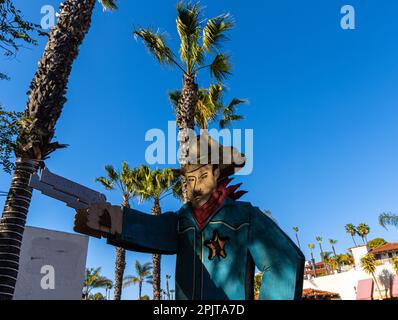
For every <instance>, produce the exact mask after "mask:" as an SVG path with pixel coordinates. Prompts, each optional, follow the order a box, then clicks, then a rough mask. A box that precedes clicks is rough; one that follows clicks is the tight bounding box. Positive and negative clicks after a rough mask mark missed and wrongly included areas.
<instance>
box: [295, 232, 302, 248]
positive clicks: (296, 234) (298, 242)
mask: <svg viewBox="0 0 398 320" xmlns="http://www.w3.org/2000/svg"><path fill="white" fill-rule="evenodd" d="M293 231H294V233H295V236H296V240H297V245H298V247H299V248H300V249H301V247H300V241H299V238H298V232H299V228H298V227H293Z"/></svg>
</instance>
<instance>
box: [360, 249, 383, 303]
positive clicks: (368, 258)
mask: <svg viewBox="0 0 398 320" xmlns="http://www.w3.org/2000/svg"><path fill="white" fill-rule="evenodd" d="M361 267H362V269H363V270H364V271H365V272H366V273H368V274H370V275H372V277H373V280H374V282H375V284H376V286H377V291H378V292H379V295H380V297H382V294H381V290H380V287H379V283H378V282H377V280H376V275H375V272H376V258H375V256H374V254H372V253H368V254H367V255H364V256H363V257H362V258H361Z"/></svg>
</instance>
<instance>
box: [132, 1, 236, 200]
mask: <svg viewBox="0 0 398 320" xmlns="http://www.w3.org/2000/svg"><path fill="white" fill-rule="evenodd" d="M201 14H202V8H201V7H200V6H199V4H198V3H194V4H192V3H191V2H189V1H188V2H186V1H180V2H179V3H178V4H177V20H176V23H177V31H178V35H179V37H180V52H179V53H180V55H179V56H180V57H179V59H178V57H177V55H176V54H175V53H174V52H173V51H172V50H171V49H170V47H169V46H168V45H167V44H166V41H165V34H164V33H161V32H160V31H156V32H154V31H153V30H152V29H150V28H139V29H138V30H135V31H134V36H135V38H136V39H138V38H140V39H141V40H142V41H143V43H144V45H145V46H146V48H147V49H148V50H149V52H150V53H151V54H152V55H153V56H154V57H155V58H156V60H157V61H158V62H159V63H160V64H162V65H169V66H176V67H178V68H179V69H180V70H181V71H182V73H183V85H182V94H181V98H180V100H179V102H178V107H177V112H176V113H177V126H178V129H179V139H178V140H179V144H180V146H179V147H180V148H179V150H180V154H179V160H180V163H181V164H185V163H186V159H187V156H188V152H189V131H190V130H193V129H194V118H195V109H196V106H197V103H198V91H199V88H198V85H197V83H196V77H197V75H198V72H199V71H200V70H203V69H209V70H210V75H211V76H212V77H214V78H215V79H216V80H217V81H219V82H221V81H222V80H224V79H225V78H226V77H227V76H228V75H229V74H230V73H231V64H230V61H229V60H230V59H229V57H228V55H227V54H225V53H224V52H221V51H220V49H221V44H222V43H223V42H224V41H225V40H227V39H228V38H227V36H226V33H227V32H228V31H229V30H231V29H232V28H233V27H234V22H233V19H232V17H231V16H230V15H229V14H222V15H219V16H217V17H214V18H212V19H208V20H207V21H206V22H205V21H204V20H202V18H201ZM207 56H208V58H210V59H211V62H210V63H207V61H206V57H207ZM178 60H180V61H178ZM185 185H186V182H185V181H184V183H183V195H184V201H185V202H186V201H187V194H186V186H185Z"/></svg>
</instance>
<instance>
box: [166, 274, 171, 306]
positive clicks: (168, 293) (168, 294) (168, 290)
mask: <svg viewBox="0 0 398 320" xmlns="http://www.w3.org/2000/svg"><path fill="white" fill-rule="evenodd" d="M166 292H167V298H168V299H169V300H170V289H169V278H168V276H166Z"/></svg>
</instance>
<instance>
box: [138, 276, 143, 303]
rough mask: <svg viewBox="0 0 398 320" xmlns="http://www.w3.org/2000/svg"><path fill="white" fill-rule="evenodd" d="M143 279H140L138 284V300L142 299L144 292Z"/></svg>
mask: <svg viewBox="0 0 398 320" xmlns="http://www.w3.org/2000/svg"><path fill="white" fill-rule="evenodd" d="M142 281H143V280H141V281H140V283H139V285H138V300H141V292H142Z"/></svg>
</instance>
